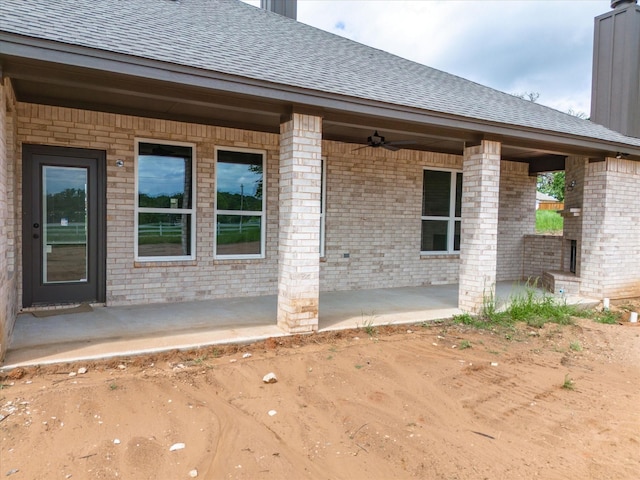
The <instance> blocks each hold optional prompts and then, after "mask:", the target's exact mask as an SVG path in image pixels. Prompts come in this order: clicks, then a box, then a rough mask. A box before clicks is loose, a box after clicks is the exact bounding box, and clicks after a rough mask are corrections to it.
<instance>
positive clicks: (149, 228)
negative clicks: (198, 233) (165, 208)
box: [138, 213, 191, 257]
mask: <svg viewBox="0 0 640 480" xmlns="http://www.w3.org/2000/svg"><path fill="white" fill-rule="evenodd" d="M188 255H191V215H181V214H172V213H139V214H138V256H139V257H182V256H188Z"/></svg>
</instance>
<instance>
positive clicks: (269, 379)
mask: <svg viewBox="0 0 640 480" xmlns="http://www.w3.org/2000/svg"><path fill="white" fill-rule="evenodd" d="M262 381H263V382H264V383H276V382H277V381H278V377H276V374H275V373H273V372H270V373H267V374H266V375H265V376H264V377H262Z"/></svg>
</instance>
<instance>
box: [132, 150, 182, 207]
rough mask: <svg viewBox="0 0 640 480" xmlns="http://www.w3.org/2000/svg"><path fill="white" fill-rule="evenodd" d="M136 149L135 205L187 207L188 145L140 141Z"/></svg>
mask: <svg viewBox="0 0 640 480" xmlns="http://www.w3.org/2000/svg"><path fill="white" fill-rule="evenodd" d="M139 149H140V151H139V155H138V202H139V203H138V206H140V207H148V208H191V203H192V198H191V197H192V194H191V191H192V189H191V148H190V147H179V146H173V145H155V144H149V143H140V144H139ZM145 152H148V153H145Z"/></svg>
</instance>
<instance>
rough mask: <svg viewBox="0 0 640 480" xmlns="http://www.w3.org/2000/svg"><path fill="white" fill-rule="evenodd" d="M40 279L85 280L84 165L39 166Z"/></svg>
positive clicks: (60, 281) (85, 198)
mask: <svg viewBox="0 0 640 480" xmlns="http://www.w3.org/2000/svg"><path fill="white" fill-rule="evenodd" d="M42 281H43V283H45V284H47V283H64V282H86V281H87V169H86V168H78V167H54V166H46V165H45V166H43V167H42Z"/></svg>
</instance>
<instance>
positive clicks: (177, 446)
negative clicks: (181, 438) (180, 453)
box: [169, 443, 186, 452]
mask: <svg viewBox="0 0 640 480" xmlns="http://www.w3.org/2000/svg"><path fill="white" fill-rule="evenodd" d="M185 446H186V445H185V444H184V443H174V444H173V445H171V447H170V448H169V451H170V452H175V451H176V450H182V449H183V448H184V447H185Z"/></svg>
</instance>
